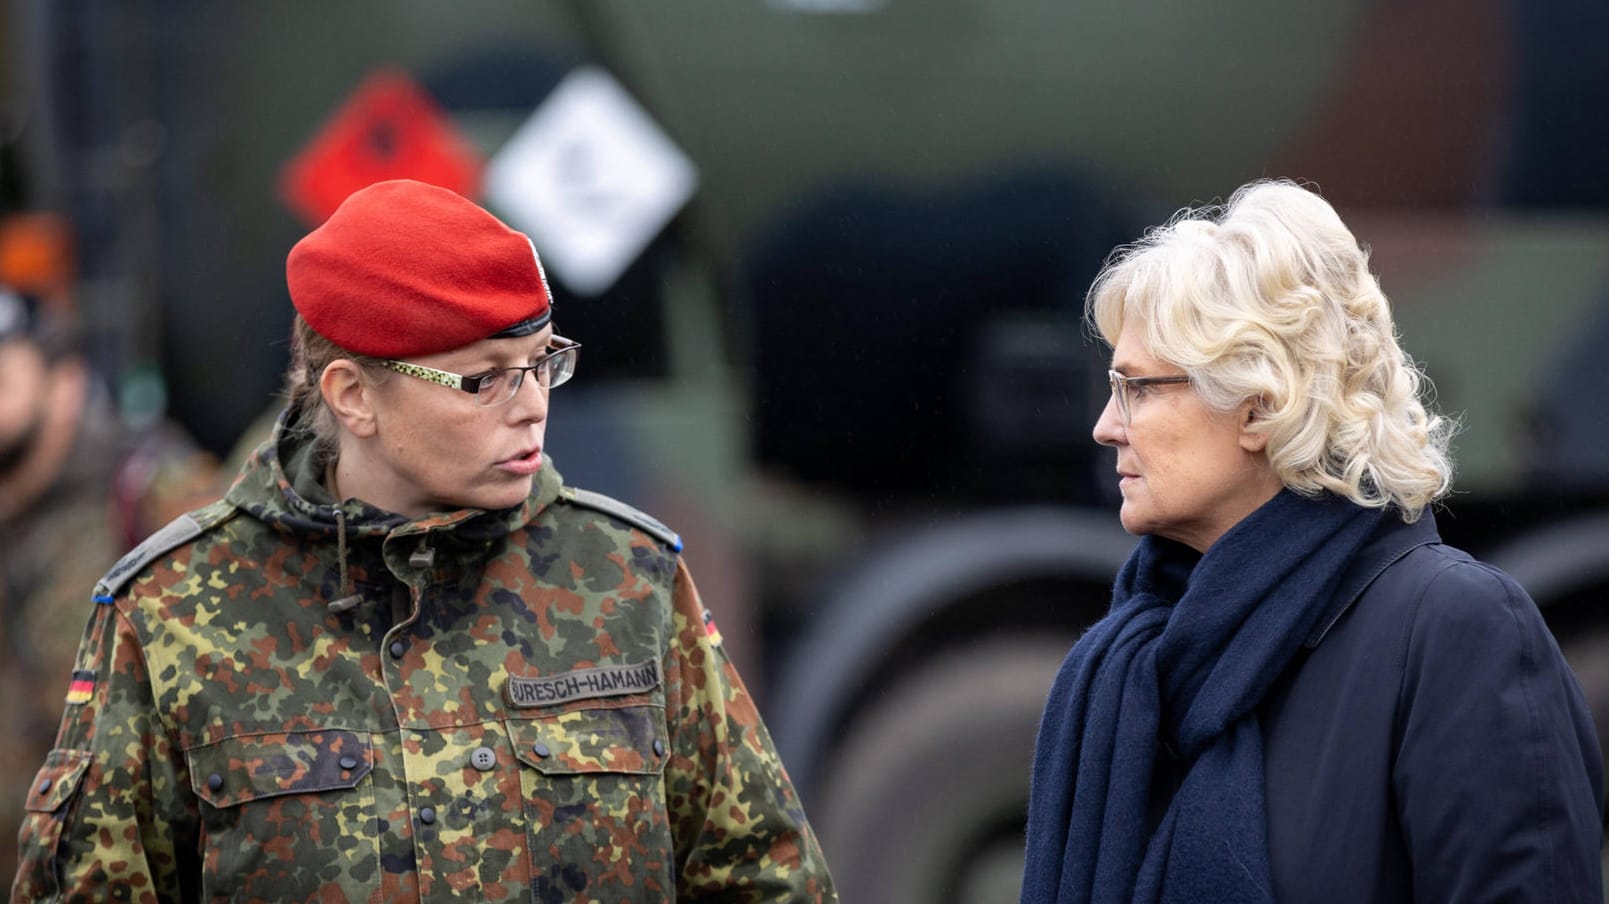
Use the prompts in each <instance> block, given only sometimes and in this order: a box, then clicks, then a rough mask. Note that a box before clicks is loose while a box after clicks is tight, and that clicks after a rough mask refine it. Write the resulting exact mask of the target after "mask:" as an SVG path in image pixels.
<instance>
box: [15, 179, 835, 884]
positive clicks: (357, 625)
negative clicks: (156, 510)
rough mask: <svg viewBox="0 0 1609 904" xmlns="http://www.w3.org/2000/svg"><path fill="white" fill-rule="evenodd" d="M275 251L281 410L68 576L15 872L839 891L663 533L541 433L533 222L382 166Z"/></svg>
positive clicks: (40, 880) (548, 330) (545, 315)
mask: <svg viewBox="0 0 1609 904" xmlns="http://www.w3.org/2000/svg"><path fill="white" fill-rule="evenodd" d="M286 273H287V281H288V284H289V289H290V295H291V300H292V302H293V303H294V305H295V307H296V309H297V312H298V315H297V317H296V321H295V326H294V330H293V343H292V346H293V347H292V363H291V366H290V369H289V373H288V377H287V390H288V395H289V404H288V406H287V408H286V410H285V412H284V414H283V415H282V417H281V419H280V421H279V424H278V426H277V428H276V430H275V432H274V435H273V436H272V437H271V438H270V440H269V441H268V442H267V443H265V444H264V445H263V446H262V447H260V448H259V449H258V450H257V452H256V454H255V455H254V456H253V457H252V458H251V459H250V460H248V462H247V463H246V465H245V466H244V468H243V469H242V471H241V473H240V476H239V478H238V479H237V480H236V481H235V483H234V485H233V486H232V487H231V488H230V490H229V492H228V493H227V494H226V496H225V498H224V499H223V500H221V501H219V502H217V503H215V504H213V505H210V506H207V507H204V508H201V509H199V510H197V511H195V512H193V513H190V514H189V515H186V516H184V517H182V518H180V519H178V520H176V521H175V522H173V523H172V524H171V525H169V526H168V527H167V528H164V529H163V530H162V531H160V532H159V533H158V534H157V535H155V536H153V537H152V539H151V541H150V542H148V543H147V544H145V545H144V546H142V548H141V549H138V550H136V551H135V552H134V553H131V554H130V555H129V556H127V557H126V558H124V559H123V560H122V561H120V562H119V563H118V564H117V565H115V566H114V567H113V568H112V570H111V571H110V572H109V573H107V574H106V575H105V576H104V577H103V578H102V579H101V582H100V584H99V585H97V587H96V589H95V599H96V602H97V603H98V604H99V605H98V606H97V608H96V612H95V615H94V618H93V621H92V622H91V625H90V627H89V629H88V632H87V634H86V637H85V640H84V643H83V646H82V648H81V651H80V653H79V661H78V663H77V669H76V671H75V672H74V678H75V681H74V685H73V694H72V695H71V696H70V697H69V705H68V710H67V713H66V715H65V717H64V719H63V722H62V729H61V734H60V737H59V739H58V741H57V745H56V749H55V750H53V751H52V752H51V753H50V755H49V757H48V758H47V759H46V760H45V764H44V767H43V769H42V770H40V772H39V774H38V776H37V778H36V779H35V780H34V783H33V786H32V789H31V795H30V797H29V810H30V813H29V817H28V822H27V823H26V825H25V827H24V830H23V834H22V842H23V864H22V867H21V870H20V871H19V873H18V876H17V879H16V883H15V885H14V888H13V894H14V895H16V896H18V897H19V898H22V899H28V900H32V899H35V898H42V899H49V900H56V899H67V898H78V897H80V896H82V897H86V898H87V897H95V898H99V897H110V896H115V895H117V894H122V893H132V894H134V895H135V896H138V897H143V898H145V899H148V900H159V901H181V900H182V901H192V900H211V899H214V898H218V897H230V898H232V899H236V900H254V901H256V900H261V901H300V900H385V901H411V900H421V899H426V898H429V899H436V898H440V897H446V896H448V895H462V896H465V897H468V898H471V899H474V900H481V901H494V900H495V901H500V900H527V901H529V900H536V901H569V900H589V901H604V900H607V901H626V900H631V901H670V900H682V901H701V900H720V901H733V900H742V901H833V900H836V895H835V893H834V891H833V886H832V882H831V880H830V878H829V876H828V873H827V869H826V866H825V864H824V863H823V860H822V855H821V851H820V847H819V845H818V843H817V841H816V838H815V836H814V834H813V833H812V831H811V829H810V826H809V825H808V823H807V822H806V820H805V815H804V812H803V810H802V808H801V806H800V803H799V800H798V798H797V796H796V795H795V792H794V789H793V787H792V785H791V783H790V782H789V780H788V777H787V774H786V772H785V771H784V770H783V767H782V764H781V762H780V761H779V760H778V757H777V755H776V752H775V750H774V748H773V746H772V742H771V739H770V737H769V734H768V733H767V731H766V728H765V725H764V724H763V723H762V721H761V719H760V717H759V715H758V713H757V712H756V710H755V707H754V704H753V701H752V700H751V698H750V697H749V695H748V692H747V691H746V689H745V688H744V685H743V682H742V680H741V679H740V678H739V676H738V674H737V672H736V670H735V669H734V668H733V667H732V666H731V663H730V661H729V660H728V659H727V657H726V654H725V651H724V649H723V648H722V646H721V645H720V636H719V633H718V632H716V631H715V630H714V629H713V623H711V622H710V621H709V620H708V616H707V614H706V613H705V610H704V608H703V605H702V604H701V603H700V600H699V596H698V592H697V590H696V589H695V587H694V585H693V581H692V577H691V575H690V574H689V572H688V569H687V565H686V563H685V562H684V561H683V560H682V558H681V556H680V555H679V553H680V549H681V543H680V540H679V539H678V538H677V536H676V535H675V534H674V533H672V532H671V531H669V530H668V529H667V528H665V527H664V526H663V525H661V524H659V523H658V522H657V521H655V520H654V519H652V518H650V517H648V516H647V515H644V514H642V513H641V512H638V511H636V510H635V509H632V508H630V507H628V506H626V505H623V504H622V503H619V502H616V501H614V500H612V499H609V498H607V497H602V496H599V495H596V494H593V493H588V492H586V491H583V490H577V489H574V488H572V487H568V486H566V485H565V484H564V483H563V480H562V479H561V478H560V476H559V474H558V473H557V472H556V471H555V469H554V467H553V466H552V464H551V462H549V461H548V460H547V459H546V458H545V456H544V454H543V445H544V437H545V434H546V429H547V419H548V414H549V404H550V401H551V397H550V392H551V391H552V390H553V389H555V388H556V387H558V386H559V385H560V384H562V383H563V382H565V380H567V379H568V378H569V376H570V375H571V373H573V371H574V368H575V365H576V360H577V357H578V350H579V348H580V346H579V344H577V343H575V342H572V341H570V340H568V339H565V338H563V337H561V336H559V335H557V334H556V333H555V332H554V327H553V324H552V320H551V317H552V311H551V307H550V305H551V298H550V295H549V292H548V287H547V280H546V277H545V276H544V274H543V272H542V268H541V264H540V262H539V261H538V258H537V255H536V252H535V249H534V248H533V247H532V245H531V242H530V240H529V239H528V238H527V237H526V236H524V235H522V234H520V233H518V232H515V231H513V230H511V229H509V228H508V227H507V226H505V225H504V224H503V223H501V222H500V221H498V220H497V219H495V218H494V217H492V216H491V215H490V214H489V213H487V212H486V211H484V210H482V209H481V208H479V207H477V206H476V205H474V204H473V203H471V202H470V201H468V200H466V199H464V198H462V197H460V196H458V195H456V194H454V193H452V192H450V191H447V190H445V189H441V188H436V187H433V186H428V185H425V184H423V183H419V182H412V181H406V180H399V181H391V182H381V183H377V184H375V185H372V186H370V187H368V188H365V189H362V190H360V191H358V192H356V193H354V194H353V195H352V196H351V197H349V198H348V199H347V200H346V201H345V203H344V204H343V205H342V206H341V207H340V208H339V209H338V210H337V211H336V212H335V214H334V215H333V216H332V217H331V218H330V219H329V220H327V221H326V222H325V223H324V224H323V225H321V226H320V227H318V228H317V229H315V230H314V231H313V232H311V233H310V234H309V235H308V236H306V237H305V238H303V239H302V240H301V241H300V242H299V243H298V244H297V245H296V246H295V248H293V249H292V251H291V253H290V256H289V259H288V261H287V267H286Z"/></svg>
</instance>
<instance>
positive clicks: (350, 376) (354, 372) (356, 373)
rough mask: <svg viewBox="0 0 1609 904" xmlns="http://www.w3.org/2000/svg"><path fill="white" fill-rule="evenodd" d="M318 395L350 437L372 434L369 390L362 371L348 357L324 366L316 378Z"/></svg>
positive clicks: (362, 437)
mask: <svg viewBox="0 0 1609 904" xmlns="http://www.w3.org/2000/svg"><path fill="white" fill-rule="evenodd" d="M318 388H319V392H320V393H321V394H323V396H324V404H325V405H327V406H329V409H330V413H331V414H333V415H335V419H336V420H337V421H340V422H341V426H343V427H345V428H346V429H347V431H348V432H350V433H351V434H352V435H353V436H356V437H359V438H360V439H368V438H369V437H371V436H373V435H374V432H375V427H376V417H375V410H374V399H373V398H372V387H371V386H370V384H369V383H368V382H367V381H365V380H364V378H363V368H361V367H359V366H358V364H357V362H356V361H352V360H350V359H348V358H336V359H335V360H334V361H331V362H330V363H329V364H327V365H325V367H324V373H322V374H320V375H319V378H318Z"/></svg>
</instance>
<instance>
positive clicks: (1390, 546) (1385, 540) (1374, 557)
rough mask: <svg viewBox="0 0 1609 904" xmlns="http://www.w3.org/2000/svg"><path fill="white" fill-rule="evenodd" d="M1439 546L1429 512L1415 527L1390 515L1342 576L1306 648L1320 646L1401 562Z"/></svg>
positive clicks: (1433, 522)
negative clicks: (1376, 582)
mask: <svg viewBox="0 0 1609 904" xmlns="http://www.w3.org/2000/svg"><path fill="white" fill-rule="evenodd" d="M1440 542H1441V534H1440V533H1438V532H1437V530H1436V516H1434V515H1432V514H1431V513H1430V512H1429V511H1428V510H1427V511H1426V512H1425V513H1424V514H1423V515H1422V516H1420V518H1419V520H1418V521H1415V522H1414V523H1412V524H1406V523H1404V522H1403V520H1402V518H1401V516H1400V515H1399V514H1398V513H1397V512H1395V511H1391V512H1388V513H1387V514H1386V517H1385V518H1383V519H1381V521H1380V526H1379V527H1378V528H1377V529H1376V530H1375V533H1374V536H1373V537H1370V538H1369V541H1368V542H1367V543H1365V544H1364V546H1363V548H1362V549H1361V550H1359V551H1358V554H1357V556H1355V557H1354V558H1353V560H1352V564H1351V566H1350V567H1348V568H1347V570H1346V571H1345V572H1343V573H1342V575H1341V580H1340V582H1339V583H1338V584H1337V585H1336V590H1335V597H1334V599H1332V600H1331V601H1330V605H1329V607H1328V608H1327V609H1326V610H1325V612H1324V615H1323V617H1322V618H1320V619H1319V622H1318V627H1317V628H1314V629H1313V633H1312V634H1309V635H1308V637H1307V641H1306V643H1305V646H1307V648H1308V649H1312V648H1314V647H1316V646H1318V645H1319V643H1320V642H1321V641H1323V640H1324V636H1325V635H1326V634H1328V633H1330V629H1331V628H1333V627H1335V623H1336V622H1338V621H1340V620H1341V616H1343V615H1345V614H1346V612H1347V610H1348V609H1351V608H1352V605H1353V604H1354V603H1356V602H1357V601H1358V598H1359V597H1361V596H1363V591H1365V590H1367V589H1369V585H1370V584H1373V583H1374V579H1375V578H1378V577H1379V576H1380V574H1381V573H1382V572H1384V571H1385V570H1386V569H1387V568H1390V567H1391V565H1392V564H1394V563H1395V562H1396V561H1397V560H1398V559H1401V558H1402V557H1403V556H1405V555H1407V554H1408V553H1409V552H1411V551H1413V550H1415V549H1417V548H1419V547H1421V546H1427V545H1429V544H1432V543H1440Z"/></svg>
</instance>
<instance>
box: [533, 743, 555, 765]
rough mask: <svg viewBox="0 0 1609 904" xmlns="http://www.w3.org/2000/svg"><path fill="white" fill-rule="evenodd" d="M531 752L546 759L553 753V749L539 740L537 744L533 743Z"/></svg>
mask: <svg viewBox="0 0 1609 904" xmlns="http://www.w3.org/2000/svg"><path fill="white" fill-rule="evenodd" d="M531 752H532V753H534V754H536V755H537V756H539V757H541V758H542V759H544V760H545V759H547V758H548V757H550V756H552V755H553V751H551V750H549V749H548V745H546V744H544V743H542V742H541V741H537V742H536V743H535V744H532V745H531Z"/></svg>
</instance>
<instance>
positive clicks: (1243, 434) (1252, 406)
mask: <svg viewBox="0 0 1609 904" xmlns="http://www.w3.org/2000/svg"><path fill="white" fill-rule="evenodd" d="M1237 413H1238V414H1239V416H1240V448H1241V449H1243V450H1245V451H1246V452H1250V453H1252V454H1254V455H1255V454H1257V453H1259V452H1262V451H1263V450H1265V449H1267V448H1268V434H1267V433H1266V432H1265V431H1263V430H1261V429H1259V426H1260V425H1259V424H1258V421H1260V420H1262V399H1249V400H1247V401H1246V402H1243V403H1242V404H1241V406H1240V410H1239V412H1237Z"/></svg>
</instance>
